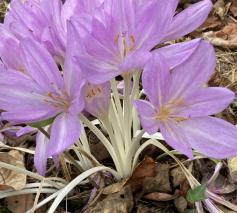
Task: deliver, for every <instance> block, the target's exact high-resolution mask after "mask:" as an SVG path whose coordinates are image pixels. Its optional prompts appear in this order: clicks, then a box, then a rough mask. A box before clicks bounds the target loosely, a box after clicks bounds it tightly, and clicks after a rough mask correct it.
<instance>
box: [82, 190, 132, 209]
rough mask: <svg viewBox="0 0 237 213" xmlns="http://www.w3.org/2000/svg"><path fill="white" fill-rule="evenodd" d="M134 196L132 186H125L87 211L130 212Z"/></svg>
mask: <svg viewBox="0 0 237 213" xmlns="http://www.w3.org/2000/svg"><path fill="white" fill-rule="evenodd" d="M133 205H134V203H133V196H132V191H131V188H130V187H125V188H123V190H121V191H120V192H119V193H115V194H111V195H110V196H108V197H106V198H105V199H104V200H102V201H100V202H97V204H96V206H95V207H91V208H89V209H88V210H87V211H86V213H97V212H100V213H111V212H113V213H129V212H131V210H132V209H133Z"/></svg>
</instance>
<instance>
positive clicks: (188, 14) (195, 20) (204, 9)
mask: <svg viewBox="0 0 237 213" xmlns="http://www.w3.org/2000/svg"><path fill="white" fill-rule="evenodd" d="M211 9H212V2H211V0H203V1H201V2H198V3H196V4H193V5H192V6H190V7H188V8H187V9H185V10H184V11H182V12H181V13H179V14H177V15H176V16H175V17H174V19H173V21H172V24H171V25H170V27H169V30H168V31H167V33H166V35H165V36H164V38H163V39H162V41H163V42H164V41H169V40H174V39H177V38H180V37H182V36H184V35H186V34H188V33H190V32H192V31H193V30H195V29H196V28H198V27H199V26H200V25H201V24H203V22H204V21H205V20H206V19H207V17H208V14H209V13H210V11H211Z"/></svg>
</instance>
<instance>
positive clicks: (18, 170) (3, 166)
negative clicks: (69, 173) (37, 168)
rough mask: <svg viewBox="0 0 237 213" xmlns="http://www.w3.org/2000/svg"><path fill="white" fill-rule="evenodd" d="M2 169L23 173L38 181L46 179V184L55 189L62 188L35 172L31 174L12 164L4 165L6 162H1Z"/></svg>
mask: <svg viewBox="0 0 237 213" xmlns="http://www.w3.org/2000/svg"><path fill="white" fill-rule="evenodd" d="M0 167H2V168H5V169H9V170H12V171H14V172H17V173H22V174H25V175H27V176H30V177H32V178H35V179H37V180H40V181H42V180H44V179H45V182H48V183H49V184H51V185H52V186H54V187H55V188H58V187H59V188H61V186H60V185H58V184H57V183H55V182H53V181H50V180H49V178H45V177H43V176H41V175H39V174H37V173H34V172H30V171H28V170H26V169H24V168H20V167H17V166H14V165H11V164H8V163H4V162H0Z"/></svg>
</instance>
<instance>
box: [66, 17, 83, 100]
mask: <svg viewBox="0 0 237 213" xmlns="http://www.w3.org/2000/svg"><path fill="white" fill-rule="evenodd" d="M67 27H68V29H67V32H68V36H67V49H66V56H65V62H64V75H63V77H64V82H65V87H66V90H67V92H68V94H69V96H71V97H76V96H77V94H78V92H79V91H80V88H81V84H83V83H84V80H83V76H82V73H81V70H80V67H79V66H78V65H77V64H76V63H75V62H74V61H73V56H75V54H76V53H77V51H78V49H79V47H78V40H77V34H76V32H75V29H74V27H73V25H72V24H71V22H69V21H68V26H67Z"/></svg>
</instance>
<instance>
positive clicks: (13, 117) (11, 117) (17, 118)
mask: <svg viewBox="0 0 237 213" xmlns="http://www.w3.org/2000/svg"><path fill="white" fill-rule="evenodd" d="M24 110H25V111H24ZM25 112H27V115H26V113H25ZM56 114H58V113H57V112H55V111H46V110H35V109H33V110H32V109H30V108H29V109H22V110H21V111H9V112H3V113H2V114H1V120H7V121H11V123H13V124H22V123H26V124H27V123H28V124H30V123H35V122H39V121H43V120H46V119H49V118H52V117H54V116H55V115H56Z"/></svg>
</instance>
